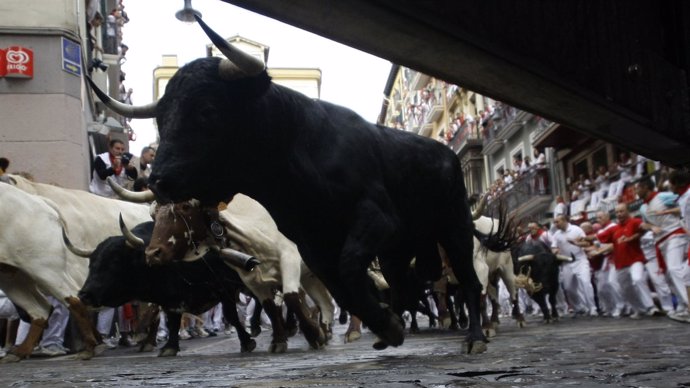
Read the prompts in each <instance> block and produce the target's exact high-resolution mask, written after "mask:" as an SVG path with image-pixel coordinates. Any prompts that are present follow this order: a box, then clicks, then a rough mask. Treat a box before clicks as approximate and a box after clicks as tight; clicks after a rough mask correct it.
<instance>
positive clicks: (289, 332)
mask: <svg viewBox="0 0 690 388" xmlns="http://www.w3.org/2000/svg"><path fill="white" fill-rule="evenodd" d="M285 333H286V335H287V336H288V338H290V337H294V336H295V334H297V326H291V327H286V328H285Z"/></svg>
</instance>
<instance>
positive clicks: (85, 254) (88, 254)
mask: <svg viewBox="0 0 690 388" xmlns="http://www.w3.org/2000/svg"><path fill="white" fill-rule="evenodd" d="M62 241H64V242H65V246H66V247H67V249H69V251H70V252H72V253H74V254H75V255H77V256H81V257H86V258H87V259H88V258H89V257H91V254H92V253H93V251H94V250H95V249H92V250H90V251H89V250H86V249H82V248H77V247H75V246H74V245H72V241H70V239H69V237H67V232H65V228H62Z"/></svg>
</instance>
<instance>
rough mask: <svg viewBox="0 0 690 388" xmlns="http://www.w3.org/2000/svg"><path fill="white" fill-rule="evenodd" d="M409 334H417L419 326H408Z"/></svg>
mask: <svg viewBox="0 0 690 388" xmlns="http://www.w3.org/2000/svg"><path fill="white" fill-rule="evenodd" d="M410 333H412V334H419V326H417V325H410Z"/></svg>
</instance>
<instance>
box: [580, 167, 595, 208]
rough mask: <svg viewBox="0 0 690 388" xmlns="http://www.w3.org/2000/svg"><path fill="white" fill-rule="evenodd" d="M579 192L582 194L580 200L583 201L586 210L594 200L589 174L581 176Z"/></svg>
mask: <svg viewBox="0 0 690 388" xmlns="http://www.w3.org/2000/svg"><path fill="white" fill-rule="evenodd" d="M577 190H578V191H579V192H580V196H579V198H580V199H581V200H582V201H583V203H584V205H585V208H586V207H587V206H588V205H589V202H590V200H591V199H592V181H590V180H589V176H587V174H580V178H579V179H578V184H577Z"/></svg>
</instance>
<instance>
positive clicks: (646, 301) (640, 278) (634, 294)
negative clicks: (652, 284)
mask: <svg viewBox="0 0 690 388" xmlns="http://www.w3.org/2000/svg"><path fill="white" fill-rule="evenodd" d="M616 274H617V277H618V283H619V284H620V286H621V290H622V291H623V298H625V301H626V302H627V303H628V304H629V305H630V306H631V307H632V308H633V309H634V310H635V311H637V312H638V313H645V312H647V310H649V309H650V308H652V307H654V300H652V292H651V291H650V290H649V286H648V285H647V273H646V272H645V266H644V264H642V263H641V262H637V263H634V264H633V265H631V266H630V267H625V268H621V269H618V270H617V271H616Z"/></svg>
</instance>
